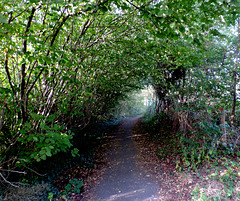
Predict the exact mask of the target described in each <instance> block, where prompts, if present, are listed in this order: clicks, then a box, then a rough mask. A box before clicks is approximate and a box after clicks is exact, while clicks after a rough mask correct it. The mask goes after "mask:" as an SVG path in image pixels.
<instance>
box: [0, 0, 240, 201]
mask: <svg viewBox="0 0 240 201" xmlns="http://www.w3.org/2000/svg"><path fill="white" fill-rule="evenodd" d="M239 8H240V2H239V0H208V1H207V0H206V1H205V0H193V1H186V0H178V1H177V0H164V1H162V0H160V1H157V0H156V1H154V0H153V1H145V0H94V1H89V0H82V1H78V0H69V1H66V0H43V1H38V0H29V1H26V0H23V1H22V0H21V1H20V0H15V1H11V0H10V1H9V0H2V1H0V39H1V44H0V51H1V54H0V63H1V66H0V114H1V115H0V183H2V184H4V185H12V186H17V183H16V182H18V179H19V178H20V177H22V176H19V177H18V176H16V175H19V174H20V175H22V174H29V169H31V170H34V171H35V168H36V167H37V166H38V164H40V163H41V162H42V161H45V160H49V159H51V158H53V157H54V156H56V155H57V154H59V153H65V154H68V153H71V154H72V156H75V157H79V156H80V154H81V153H80V152H79V149H80V148H79V146H78V145H76V143H74V140H73V139H83V137H82V136H81V135H84V134H83V133H80V132H78V131H79V130H81V129H84V128H86V127H87V126H88V125H90V124H91V123H93V122H97V121H100V120H101V121H103V120H108V119H110V118H112V117H116V116H133V115H137V114H140V113H143V112H144V111H146V110H148V111H149V112H150V113H151V114H154V115H155V116H154V117H153V119H152V120H151V121H150V122H149V123H151V124H149V127H151V128H154V129H155V131H156V135H155V138H156V139H158V140H159V139H164V142H165V145H164V146H163V147H164V148H163V149H161V150H159V156H160V157H165V156H166V154H167V153H169V150H173V152H174V153H175V154H177V155H178V156H179V154H180V156H181V157H180V158H179V159H176V166H177V167H178V168H180V169H193V170H197V169H198V168H199V167H202V166H204V165H205V164H206V163H210V162H212V161H213V160H219V158H222V157H226V158H228V157H232V158H234V159H236V158H237V157H238V156H239V155H240V152H239V151H240V150H239V143H240V142H239V139H240V135H239V123H240V119H239V108H238V107H239V100H238V92H239V87H238V81H239V59H240V56H239V47H240V9H239ZM146 86H152V87H153V89H154V91H155V100H154V101H152V102H151V105H150V104H145V105H144V98H143V96H140V95H139V91H141V90H142V89H144V88H145V87H146ZM134 93H135V94H134ZM131 94H134V96H133V95H131ZM136 94H137V96H136ZM126 99H128V100H130V101H129V102H127V100H126ZM136 99H137V101H136ZM148 100H150V99H149V98H148ZM134 101H135V102H134ZM136 104H138V105H136ZM147 106H151V107H148V108H147ZM120 108H121V110H120ZM139 109H140V110H139ZM153 110H154V111H153ZM163 117H164V118H165V119H167V121H168V122H170V123H171V129H173V130H175V131H177V134H174V135H173V136H171V135H170V136H168V137H167V138H166V135H162V134H159V133H158V129H157V128H156V127H155V125H159V123H160V121H163ZM75 131H77V132H75ZM86 139H87V138H86ZM171 143H172V145H171ZM173 145H174V146H175V148H174V149H173ZM81 151H83V150H81ZM233 161H234V160H233ZM228 172H229V175H227V176H226V175H225V176H224V178H222V177H221V178H220V177H218V178H219V180H221V179H222V181H223V182H225V183H226V182H227V181H233V182H234V181H235V180H234V177H233V175H232V173H231V175H230V170H229V171H228ZM226 177H228V178H226ZM14 178H15V179H14ZM70 181H71V182H72V183H71V182H70V183H69V184H66V190H73V191H75V190H76V192H78V191H79V190H78V189H80V186H81V185H82V183H81V181H75V180H70ZM230 183H231V182H228V184H229V185H230ZM80 184H81V185H80ZM229 185H227V184H226V188H228V189H230V190H229V196H231V188H232V184H231V185H230V186H229ZM76 186H77V188H76ZM194 192H195V194H194V195H196V192H198V190H196V191H194ZM51 197H52V196H51V194H49V199H51Z"/></svg>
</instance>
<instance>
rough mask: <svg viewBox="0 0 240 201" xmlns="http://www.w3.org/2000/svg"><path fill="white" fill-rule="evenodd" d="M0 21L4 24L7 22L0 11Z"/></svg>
mask: <svg viewBox="0 0 240 201" xmlns="http://www.w3.org/2000/svg"><path fill="white" fill-rule="evenodd" d="M0 22H1V23H4V24H7V23H8V20H7V18H6V17H5V16H3V15H2V14H1V13H0Z"/></svg>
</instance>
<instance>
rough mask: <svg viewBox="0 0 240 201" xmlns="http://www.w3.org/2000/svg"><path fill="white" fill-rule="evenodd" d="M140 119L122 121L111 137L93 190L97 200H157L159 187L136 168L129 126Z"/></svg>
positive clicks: (135, 151) (135, 155)
mask: <svg viewBox="0 0 240 201" xmlns="http://www.w3.org/2000/svg"><path fill="white" fill-rule="evenodd" d="M140 117H141V116H137V117H134V118H131V119H127V120H123V121H122V122H120V124H119V127H118V129H117V130H116V132H113V134H112V135H113V136H110V137H111V139H112V140H113V141H114V142H113V147H112V150H111V154H110V155H109V156H108V161H109V166H108V167H107V169H106V171H105V173H104V175H103V179H102V180H101V181H100V182H99V183H98V184H97V186H96V187H95V189H94V191H95V199H96V200H104V201H114V200H125V201H147V200H157V195H158V188H159V187H158V185H157V184H156V182H154V181H152V180H151V178H150V177H149V175H147V173H146V172H143V171H142V170H140V169H139V168H138V167H137V165H136V160H139V159H138V157H137V154H138V152H137V150H136V149H135V147H134V144H133V141H132V126H133V125H134V123H136V121H137V120H138V119H139V118H140Z"/></svg>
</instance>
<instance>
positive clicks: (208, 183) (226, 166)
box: [134, 122, 240, 201]
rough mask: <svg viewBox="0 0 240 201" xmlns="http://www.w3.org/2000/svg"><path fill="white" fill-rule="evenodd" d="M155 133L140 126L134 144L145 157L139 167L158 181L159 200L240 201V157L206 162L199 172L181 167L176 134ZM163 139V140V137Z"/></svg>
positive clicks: (139, 124)
mask: <svg viewBox="0 0 240 201" xmlns="http://www.w3.org/2000/svg"><path fill="white" fill-rule="evenodd" d="M167 125H168V124H167V123H166V122H165V129H160V132H158V133H156V132H152V130H151V129H150V130H149V128H147V126H146V124H145V125H144V124H141V123H140V122H139V123H138V125H137V126H136V127H135V129H134V133H135V137H134V139H135V144H136V146H137V148H138V150H139V153H140V156H141V157H142V159H143V160H142V161H141V163H139V166H140V167H142V168H143V169H145V170H146V171H148V172H150V173H151V176H152V177H153V178H154V179H157V180H158V183H159V186H160V192H161V196H160V198H159V200H179V201H180V200H181V201H182V200H198V201H200V200H234V201H235V200H240V165H239V159H238V158H237V157H219V158H214V159H211V160H209V161H206V160H205V161H203V163H202V166H201V167H199V168H196V169H194V170H193V169H191V168H186V166H184V164H181V163H179V161H180V159H181V158H182V153H181V151H179V143H180V141H178V142H177V140H178V139H177V138H176V132H173V131H172V130H171V129H170V128H168V129H167ZM160 136H161V137H160Z"/></svg>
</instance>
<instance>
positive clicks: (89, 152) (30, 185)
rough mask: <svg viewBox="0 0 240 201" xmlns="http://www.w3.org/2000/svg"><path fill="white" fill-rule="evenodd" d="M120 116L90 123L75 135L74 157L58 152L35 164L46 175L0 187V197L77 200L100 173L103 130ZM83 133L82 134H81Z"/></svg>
mask: <svg viewBox="0 0 240 201" xmlns="http://www.w3.org/2000/svg"><path fill="white" fill-rule="evenodd" d="M120 120H121V119H117V120H113V121H109V122H104V123H99V124H97V125H91V126H90V127H88V128H86V129H85V130H82V131H81V132H80V133H79V134H76V135H75V139H74V146H75V147H78V148H79V150H80V152H79V154H78V156H76V157H72V156H71V155H70V154H64V153H61V154H58V155H56V156H54V157H52V158H51V160H46V161H44V162H41V164H39V167H41V169H42V170H41V172H42V173H43V172H45V173H46V172H47V173H48V174H44V176H43V175H38V174H34V177H31V178H30V177H25V178H24V180H22V182H19V183H18V185H19V188H13V187H10V188H9V186H2V187H1V188H0V200H80V199H82V197H83V196H82V194H83V193H84V192H85V193H87V192H88V190H89V189H91V187H92V186H93V185H94V184H96V182H97V181H98V179H99V177H101V175H102V173H103V172H104V165H105V163H106V160H105V158H104V157H103V156H104V154H106V152H107V151H108V148H109V145H108V140H107V138H104V136H105V135H106V133H109V132H111V130H112V129H113V128H114V127H115V126H116V125H117V124H118V122H119V121H120ZM83 133H85V134H83Z"/></svg>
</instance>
